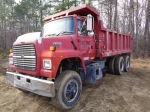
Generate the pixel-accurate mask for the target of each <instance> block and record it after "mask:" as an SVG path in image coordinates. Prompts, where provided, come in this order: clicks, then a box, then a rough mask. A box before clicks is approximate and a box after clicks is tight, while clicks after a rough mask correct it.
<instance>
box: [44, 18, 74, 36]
mask: <svg viewBox="0 0 150 112" xmlns="http://www.w3.org/2000/svg"><path fill="white" fill-rule="evenodd" d="M73 33H75V27H74V18H73V17H67V18H62V19H58V20H54V21H50V22H48V23H45V24H44V27H43V31H42V36H53V35H59V34H73Z"/></svg>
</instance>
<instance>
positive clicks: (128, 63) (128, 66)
mask: <svg viewBox="0 0 150 112" xmlns="http://www.w3.org/2000/svg"><path fill="white" fill-rule="evenodd" d="M129 68H130V61H129V59H128V60H127V69H129Z"/></svg>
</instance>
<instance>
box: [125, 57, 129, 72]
mask: <svg viewBox="0 0 150 112" xmlns="http://www.w3.org/2000/svg"><path fill="white" fill-rule="evenodd" d="M129 69H130V57H129V56H128V55H126V56H124V71H125V72H128V71H129Z"/></svg>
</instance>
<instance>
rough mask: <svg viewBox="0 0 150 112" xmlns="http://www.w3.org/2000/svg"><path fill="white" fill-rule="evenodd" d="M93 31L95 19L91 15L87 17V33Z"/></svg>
mask: <svg viewBox="0 0 150 112" xmlns="http://www.w3.org/2000/svg"><path fill="white" fill-rule="evenodd" d="M92 30H93V17H92V15H91V14H88V15H87V31H92Z"/></svg>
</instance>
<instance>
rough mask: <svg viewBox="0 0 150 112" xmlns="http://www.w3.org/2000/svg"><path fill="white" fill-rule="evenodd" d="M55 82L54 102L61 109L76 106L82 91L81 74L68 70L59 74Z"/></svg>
mask: <svg viewBox="0 0 150 112" xmlns="http://www.w3.org/2000/svg"><path fill="white" fill-rule="evenodd" d="M54 84H55V97H52V104H53V105H55V106H56V107H57V108H59V109H61V110H68V109H71V108H72V107H73V106H75V104H76V103H77V101H78V99H79V97H80V94H81V91H82V82H81V78H80V76H79V74H78V73H77V72H75V71H71V70H66V71H64V72H62V73H61V74H59V76H58V77H57V78H56V80H55V82H54Z"/></svg>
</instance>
